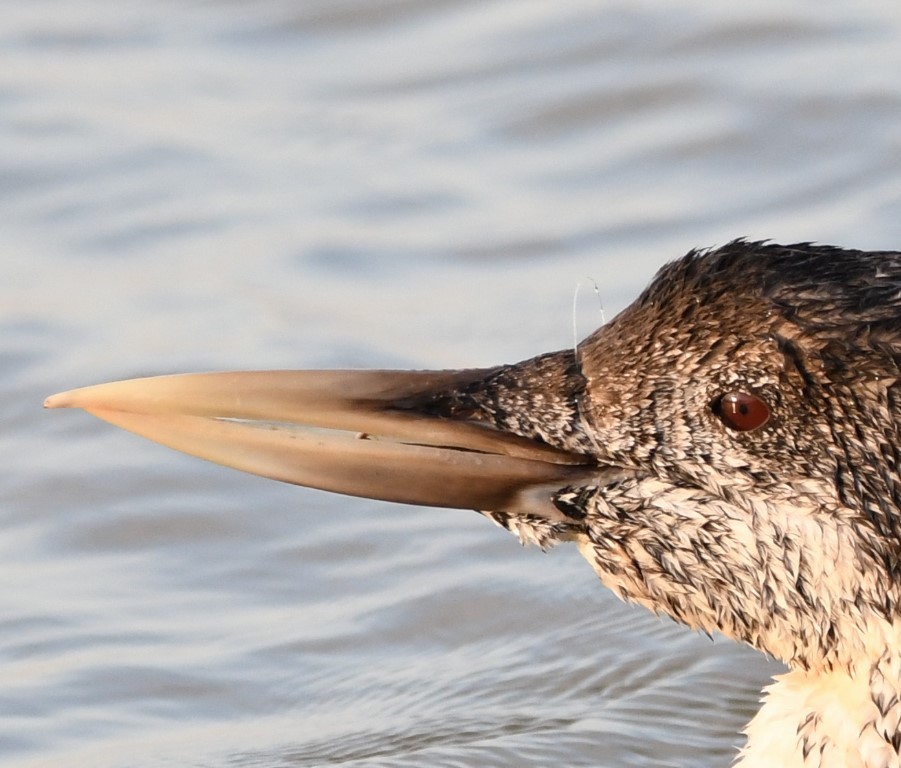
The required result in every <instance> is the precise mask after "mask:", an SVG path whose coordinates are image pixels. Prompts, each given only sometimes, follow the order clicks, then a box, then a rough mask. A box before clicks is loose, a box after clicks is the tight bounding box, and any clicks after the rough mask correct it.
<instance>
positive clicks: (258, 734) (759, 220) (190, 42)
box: [0, 0, 901, 768]
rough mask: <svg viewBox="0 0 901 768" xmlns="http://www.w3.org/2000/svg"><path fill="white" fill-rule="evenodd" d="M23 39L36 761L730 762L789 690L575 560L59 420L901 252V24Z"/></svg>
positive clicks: (14, 417)
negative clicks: (830, 248) (128, 383)
mask: <svg viewBox="0 0 901 768" xmlns="http://www.w3.org/2000/svg"><path fill="white" fill-rule="evenodd" d="M0 9H2V22H0V424H2V429H0V461H2V471H0V516H2V520H0V763H2V764H3V765H10V766H25V767H37V766H86V767H87V766H90V767H91V768H103V767H104V766H135V767H138V768H143V767H145V766H204V767H210V766H213V767H215V768H245V767H250V766H276V767H278V766H328V765H339V764H340V765H343V766H467V767H473V766H480V767H481V766H609V767H610V768H621V767H622V766H685V767H686V768H687V767H688V766H725V765H727V764H728V763H729V761H730V760H731V758H732V756H733V755H734V754H735V750H736V748H737V747H738V746H739V745H740V744H741V737H740V735H739V733H738V732H739V730H740V728H741V726H742V724H743V723H744V722H746V721H747V720H748V718H749V717H750V716H751V715H752V713H753V711H754V709H755V706H756V700H757V698H758V696H759V691H760V688H761V686H762V685H763V684H765V682H766V680H767V679H768V677H769V676H770V675H771V674H773V673H777V672H778V671H779V670H780V667H779V665H778V664H775V663H773V662H768V661H766V660H765V659H764V658H762V657H761V656H759V655H758V654H756V653H754V652H753V651H751V650H749V649H745V648H740V647H738V646H736V645H733V644H732V643H730V642H728V641H725V640H722V639H719V640H717V641H715V642H711V641H710V640H709V639H708V638H706V637H704V636H698V635H695V634H692V633H690V632H688V631H686V630H684V629H683V628H681V627H678V626H676V625H675V624H673V623H671V622H670V621H668V620H666V619H657V618H655V617H652V616H650V615H647V614H646V613H645V612H643V611H641V610H639V609H636V608H632V607H629V606H625V605H623V604H621V603H620V602H618V601H617V600H616V599H615V598H614V597H613V596H612V595H610V594H608V593H606V592H605V591H604V590H603V588H602V587H601V586H600V584H599V583H597V581H596V579H595V578H594V576H593V575H592V573H591V571H590V569H589V568H588V566H587V565H585V564H584V563H583V562H582V561H581V559H580V558H579V556H578V555H577V553H576V552H575V551H573V550H572V549H567V548H565V547H564V548H561V549H559V550H556V551H554V552H552V553H550V554H548V555H544V554H542V553H541V552H538V551H534V550H523V549H521V548H520V547H519V545H518V544H517V543H516V541H515V540H514V539H513V538H512V537H510V536H508V535H507V534H505V533H504V532H502V531H500V530H499V529H497V528H495V527H494V526H492V525H491V524H490V523H489V522H488V521H486V520H484V519H483V518H480V517H479V516H477V515H476V514H474V513H467V512H454V511H436V510H430V509H420V508H415V507H401V506H396V505H391V504H382V503H376V502H370V501H366V500H359V499H346V498H340V497H335V496H330V495H326V494H322V493H317V492H313V491H307V490H304V489H299V488H293V487H289V486H283V485H278V484H275V483H270V482H266V481H263V480H260V479H257V478H252V477H249V476H243V475H239V474H237V473H232V472H229V471H227V470H223V469H220V468H217V467H214V466H211V465H206V464H204V463H202V462H199V461H197V460H194V459H190V458H187V457H184V456H180V455H177V454H174V453H171V452H168V451H166V450H164V449H162V448H159V447H157V446H154V445H152V444H150V443H146V442H143V441H141V440H139V439H137V438H134V437H132V436H130V435H127V434H125V433H121V432H119V431H117V430H114V429H112V428H110V427H108V426H106V425H104V424H101V423H100V422H97V421H94V420H92V419H91V418H89V417H87V416H85V415H84V414H81V413H77V412H45V411H42V410H41V402H42V400H43V398H44V397H45V396H46V395H48V394H50V393H52V392H54V391H58V390H61V389H68V388H71V387H73V386H78V385H82V384H87V383H93V382H98V381H104V380H108V379H115V378H124V377H130V376H137V375H143V374H151V373H165V372H175V371H190V370H207V369H224V368H291V367H330V366H336V367H338V366H340V367H457V366H478V365H488V364H493V363H497V362H503V361H514V360H517V359H521V358H525V357H529V356H531V355H533V354H536V353H539V352H542V351H546V350H549V349H553V348H560V347H565V346H568V345H571V344H572V343H573V326H574V325H575V327H576V333H577V334H579V335H584V334H586V333H587V332H589V331H590V330H591V329H592V328H593V327H594V326H595V325H597V324H598V323H599V322H600V318H601V309H600V304H601V303H602V304H603V310H604V313H605V314H606V316H607V317H610V316H612V314H614V313H615V312H616V311H617V310H619V309H621V308H622V307H623V306H625V305H626V304H627V303H628V302H629V300H630V299H631V298H632V297H634V295H635V294H636V292H637V291H638V290H639V289H640V288H641V287H642V286H643V285H644V284H645V283H646V282H647V281H648V280H649V278H650V277H651V276H652V274H653V273H654V271H655V270H656V269H657V268H658V267H659V266H660V265H661V264H662V263H663V262H664V261H666V260H667V259H669V258H673V257H675V256H678V255H680V254H681V253H684V252H685V251H686V250H688V249H689V248H691V247H694V246H703V245H710V244H715V243H723V242H725V241H727V240H729V239H731V238H733V237H737V236H741V235H746V236H750V237H755V238H764V237H769V238H774V239H777V240H791V241H796V240H821V241H828V242H834V243H837V244H840V245H846V246H853V247H860V248H899V247H901V44H899V41H901V8H899V6H898V5H897V3H891V2H875V1H871V2H863V3H856V4H848V3H839V2H829V1H827V2H822V3H819V4H816V5H811V4H810V3H801V2H788V3H786V2H775V0H765V1H764V2H759V3H754V4H745V3H741V4H739V3H715V2H712V1H710V2H702V1H701V0H696V1H694V2H692V1H690V0H681V1H680V0H677V2H663V1H662V0H660V1H658V2H654V1H653V0H652V1H651V2H635V3H630V2H619V3H615V2H587V1H583V2H578V1H576V0H568V1H567V2H561V3H550V2H540V1H538V0H525V1H523V0H519V1H514V0H486V1H485V2H447V0H303V2H289V1H288V0H282V1H278V0H265V1H261V2H241V1H240V0H230V1H227V2H226V1H224V0H220V1H219V2H213V1H211V0H209V1H207V2H199V1H196V2H190V1H189V2H180V3H177V2H171V1H164V0H143V1H138V0H126V1H125V2H118V3H109V2H102V1H101V0H93V1H92V0H69V1H68V2H61V1H59V0H57V1H53V0H30V2H27V3H24V2H21V3H17V2H12V0H7V2H2V3H0ZM586 278H591V279H593V280H594V281H595V282H596V283H597V287H598V291H597V293H598V295H596V294H595V289H594V287H593V285H592V283H591V281H590V280H588V279H586ZM580 284H581V290H580V291H579V301H578V303H577V308H576V311H575V313H574V311H573V295H574V292H575V291H576V286H578V285H580ZM598 297H600V302H599V300H598Z"/></svg>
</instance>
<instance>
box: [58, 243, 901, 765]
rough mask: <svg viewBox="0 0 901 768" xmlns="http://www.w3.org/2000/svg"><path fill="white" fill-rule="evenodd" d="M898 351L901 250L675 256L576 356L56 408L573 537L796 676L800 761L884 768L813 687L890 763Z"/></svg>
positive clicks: (262, 465)
mask: <svg viewBox="0 0 901 768" xmlns="http://www.w3.org/2000/svg"><path fill="white" fill-rule="evenodd" d="M899 360H901V254H899V253H893V252H862V251H853V250H845V249H840V248H834V247H825V246H819V245H811V244H797V245H790V246H780V245H775V244H770V243H762V242H747V241H743V240H738V241H734V242H732V243H730V244H728V245H726V246H724V247H722V248H719V249H715V250H708V251H692V252H691V253H689V254H688V255H686V256H685V257H683V258H682V259H680V260H678V261H675V262H673V263H671V264H669V265H668V266H666V267H664V268H663V269H662V270H661V271H660V272H659V273H658V275H657V276H656V278H655V279H654V281H653V282H652V284H651V285H650V286H649V287H648V288H647V289H646V290H645V291H644V293H643V294H642V295H641V296H640V297H639V298H638V299H637V300H636V301H635V302H634V303H633V304H632V305H631V306H629V307H628V308H627V309H626V310H624V311H623V312H622V313H621V314H620V315H618V316H617V317H616V318H615V319H614V320H612V321H611V322H610V323H608V324H606V325H604V326H602V327H601V328H600V329H598V330H597V331H596V332H595V333H594V334H592V335H591V336H590V337H588V338H587V339H585V340H584V341H583V342H582V343H581V344H579V345H578V347H577V348H576V349H575V350H565V351H560V352H554V353H549V354H546V355H541V356H539V357H536V358H533V359H531V360H527V361H524V362H521V363H517V364H514V365H506V366H498V367H496V368H491V369H478V370H464V371H441V372H421V371H420V372H398V371H380V372H356V371H339V372H335V371H312V372H310V371H308V372H286V371H270V372H250V373H224V374H194V375H188V376H175V377H171V376H168V377H158V378H153V379H140V380H132V381H126V382H116V383H113V384H106V385H99V386H95V387H87V388H83V389H80V390H73V391H71V392H67V393H63V394H61V395H56V396H54V397H52V398H50V399H49V400H48V401H47V405H48V406H50V407H60V406H75V407H82V408H85V409H86V410H89V411H90V412H92V413H94V414H95V415H97V416H99V417H101V418H104V419H106V420H108V421H110V422H112V423H114V424H117V425H119V426H122V427H124V428H126V429H129V430H132V431H135V432H138V433H140V434H143V435H145V436H148V437H150V438H151V439H154V440H157V441H159V442H163V443H165V444H168V445H171V446H173V447H176V448H179V449H181V450H185V451H187V452H189V453H194V454H197V455H200V456H203V457H205V458H208V459H211V460H213V461H218V462H220V463H224V464H227V465H230V466H234V467H237V468H240V469H244V470H247V471H251V472H255V473H258V474H262V475H266V476H269V477H273V478H276V479H279V480H284V481H288V482H294V483H298V484H303V485H310V486H314V487H320V488H324V489H327V490H333V491H339V492H344V493H350V494H355V495H362V496H374V497H379V498H386V499H390V500H395V501H400V502H412V503H421V504H432V505H436V506H450V507H472V508H476V509H479V510H483V511H484V512H485V514H487V515H488V516H490V517H491V518H493V519H494V520H495V521H496V522H498V523H499V524H501V525H502V526H504V527H505V528H508V529H509V530H511V531H513V532H514V533H516V534H518V535H519V536H520V538H522V539H523V540H524V541H532V542H536V543H538V544H540V545H542V546H549V545H551V544H553V543H555V542H557V541H574V542H575V543H576V544H577V545H578V547H579V549H580V551H581V552H582V554H583V555H584V556H585V557H586V558H587V559H588V560H589V562H590V563H591V564H592V566H593V567H594V570H595V571H596V572H597V574H598V575H599V577H600V578H601V580H602V581H603V583H604V584H606V585H607V586H609V587H610V588H612V589H613V590H614V591H615V592H616V593H617V594H619V595H620V596H621V597H623V598H625V599H628V600H631V601H634V602H637V603H639V604H642V605H644V606H646V607H648V608H650V609H651V610H653V611H656V612H660V613H665V614H668V615H670V616H671V617H673V618H674V619H676V620H677V621H680V622H683V623H685V624H687V625H689V626H691V627H695V628H699V629H702V630H705V631H707V632H713V631H718V632H721V633H722V634H725V635H727V636H729V637H732V638H735V639H738V640H741V641H744V642H746V643H748V644H750V645H752V646H753V647H755V648H758V649H760V650H762V651H765V652H768V653H769V654H771V655H773V656H775V657H777V658H779V659H782V660H784V661H785V662H786V663H787V664H788V665H789V667H790V668H791V669H793V670H795V671H796V672H797V674H798V675H799V676H800V677H798V678H797V679H795V680H794V682H793V683H792V685H794V686H795V688H797V689H798V690H802V689H803V691H802V693H799V694H798V696H797V697H795V698H791V697H787V698H786V697H782V699H781V700H782V702H783V705H784V707H789V706H791V707H795V708H797V709H798V710H799V712H798V718H797V719H796V720H794V721H791V722H790V723H789V726H788V727H787V728H786V729H784V730H785V733H784V734H783V735H782V736H780V737H779V739H775V741H778V742H779V748H780V749H783V750H787V751H792V750H794V752H793V754H795V753H796V755H795V756H796V757H797V760H798V762H797V763H796V764H797V765H820V764H822V765H827V764H830V763H828V762H827V758H828V756H829V755H830V754H833V752H834V753H835V754H836V755H839V754H840V755H844V757H841V756H839V757H837V758H836V762H835V763H834V764H835V765H858V764H859V765H870V764H871V763H869V762H859V763H855V762H853V761H848V759H847V755H848V754H851V752H848V751H847V750H851V751H852V752H853V750H855V749H858V748H857V747H856V746H854V745H852V746H850V747H847V749H846V745H844V744H842V745H841V748H840V749H839V747H835V744H834V743H833V742H834V741H835V740H836V739H838V737H837V736H835V733H837V732H838V726H835V728H832V727H831V725H830V723H831V720H830V718H832V719H836V720H839V721H841V720H843V719H848V717H846V714H847V713H845V712H844V711H843V710H841V706H837V707H832V708H830V707H831V704H830V706H826V705H821V704H819V703H816V702H818V701H819V699H817V697H816V695H815V693H811V690H813V688H811V687H810V686H813V687H814V688H815V685H814V684H813V683H811V681H812V680H814V679H815V677H814V676H818V678H816V679H820V680H822V679H823V676H828V675H830V674H833V673H834V672H835V671H836V670H839V671H840V673H841V674H842V675H843V676H844V678H847V679H848V680H851V681H854V684H855V685H857V688H855V689H854V690H855V691H856V692H857V693H856V694H855V695H857V694H859V696H858V698H859V699H860V702H859V703H860V707H861V708H863V710H866V711H865V712H864V714H862V715H860V717H861V718H863V719H865V721H866V722H865V723H863V724H861V725H860V726H859V727H858V724H856V723H852V724H851V726H848V727H850V731H849V733H853V732H856V733H857V734H858V735H857V736H856V737H854V738H856V739H857V740H858V741H859V740H860V738H862V736H861V734H863V733H864V732H865V729H866V728H867V727H869V728H870V730H872V731H875V732H876V734H877V735H876V737H875V741H873V743H872V744H869V745H868V746H867V747H866V749H867V750H869V752H868V754H869V753H870V752H871V753H873V754H877V753H878V754H880V755H883V756H884V755H885V754H889V753H890V754H893V755H894V756H895V759H896V760H897V755H898V748H899V744H901V736H899V735H898V734H899V720H901V705H899V704H898V701H899V700H901V674H896V673H895V672H896V671H897V670H896V667H897V666H898V665H899V664H901V662H899V661H898V659H899V657H901V653H899V651H901V632H899V629H898V628H899V626H901V621H899V616H898V613H899V594H898V589H899V587H898V584H899V578H898V575H899V570H901V535H899V534H901V510H899V505H901V478H899V473H898V468H899V454H898V451H899V444H901V435H899V417H901V391H899V389H898V387H897V386H896V384H897V382H898V379H899ZM309 427H312V428H313V430H312V431H308V430H307V429H306V428H309ZM360 438H365V439H360ZM893 670H894V671H893ZM893 677H894V678H897V679H895V680H894V682H891V683H889V682H886V679H888V680H892V679H893ZM844 678H843V679H844ZM799 680H803V681H807V682H806V683H804V684H803V685H802V684H801V683H800V682H799ZM808 683H809V684H810V685H808ZM858 683H859V685H858ZM805 686H807V687H805ZM858 688H859V689H860V690H859V691H858ZM877 689H878V690H877ZM792 690H795V689H794V688H793V689H792ZM789 699H790V700H791V704H790V705H789V704H786V703H785V702H787V701H788V700H789ZM795 699H797V701H796V700H795ZM825 699H826V700H827V702H829V701H831V700H830V699H829V696H828V695H826V696H825ZM849 700H850V699H848V696H845V697H844V699H842V701H844V702H846V703H847V701H849ZM854 701H855V702H856V701H857V699H855V700H854ZM811 702H814V703H811ZM842 706H844V705H842ZM854 706H857V704H855V705H854ZM805 708H806V709H805ZM833 710H834V711H833ZM855 717H856V715H855ZM789 719H790V718H789ZM877 721H878V722H877ZM874 722H877V724H876V725H872V723H874ZM805 723H806V725H805ZM845 725H846V726H847V723H846V724H845ZM827 726H828V727H827ZM753 728H754V725H753V724H752V730H753ZM805 729H806V730H805ZM830 729H831V731H832V733H825V730H830ZM855 729H856V730H855ZM759 730H761V728H758V731H759ZM780 733H781V732H780ZM842 738H844V737H842ZM830 739H831V740H832V741H830ZM847 739H852V737H851V736H849V737H847ZM847 739H846V740H847ZM852 740H853V739H852ZM759 741H762V739H759ZM770 741H774V739H770ZM817 750H818V752H817ZM830 750H832V751H830ZM841 750H844V751H841ZM880 750H881V751H880ZM858 752H860V750H859V749H858ZM814 753H817V754H819V756H820V758H819V759H821V762H819V763H817V762H807V761H808V759H809V757H810V755H811V754H814ZM854 754H857V752H854ZM755 755H757V753H754V752H753V751H752V750H750V749H749V752H748V754H747V755H746V761H747V762H746V765H749V766H750V765H752V764H754V765H758V764H759V765H765V764H767V760H771V759H772V754H770V753H769V752H766V753H764V751H761V752H760V753H759V755H757V756H756V758H755ZM824 756H825V757H824ZM755 759H756V762H754V760H755ZM779 759H783V758H781V757H780V758H779ZM793 759H794V758H793ZM862 759H863V758H862ZM783 762H784V764H786V765H788V764H795V763H792V762H789V761H788V759H787V758H785V759H783ZM872 764H873V765H876V764H880V765H881V764H882V763H876V762H873V763H872ZM885 764H886V765H888V764H889V763H885Z"/></svg>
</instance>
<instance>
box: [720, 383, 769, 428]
mask: <svg viewBox="0 0 901 768" xmlns="http://www.w3.org/2000/svg"><path fill="white" fill-rule="evenodd" d="M713 412H714V413H715V414H716V415H717V416H719V417H720V421H722V422H723V424H725V425H726V426H727V427H729V428H730V429H734V430H737V431H738V432H750V431H751V430H752V429H759V428H760V427H762V426H763V425H764V424H766V423H767V421H769V419H770V407H769V406H768V405H767V404H766V403H765V402H763V400H761V399H760V398H759V397H757V395H752V394H749V393H748V392H727V393H726V394H725V395H720V397H718V398H717V399H716V400H714V401H713Z"/></svg>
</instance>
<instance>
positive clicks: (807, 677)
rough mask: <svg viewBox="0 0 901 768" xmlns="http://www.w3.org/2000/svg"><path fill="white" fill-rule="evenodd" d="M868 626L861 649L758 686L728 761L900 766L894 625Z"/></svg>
mask: <svg viewBox="0 0 901 768" xmlns="http://www.w3.org/2000/svg"><path fill="white" fill-rule="evenodd" d="M870 629H871V630H872V631H868V632H866V633H865V635H866V636H867V637H869V638H871V639H872V642H871V643H870V644H869V649H868V650H869V651H870V653H869V654H868V655H866V656H863V657H858V658H857V659H855V660H854V661H853V662H852V663H851V664H850V665H848V666H836V667H833V668H831V669H826V670H823V669H820V670H802V669H795V670H792V671H790V672H788V673H786V674H784V675H778V676H777V677H776V678H775V682H774V683H773V684H772V685H770V686H768V687H767V688H766V689H764V693H765V696H764V699H763V706H762V707H761V708H760V711H759V712H758V713H757V715H755V717H754V719H753V720H752V721H751V722H750V724H749V725H748V727H747V728H746V729H745V733H746V734H747V737H748V741H747V744H746V746H745V747H744V749H743V750H742V753H741V755H740V757H739V759H738V761H737V762H736V765H735V768H765V767H766V768H771V767H772V766H781V767H782V768H901V758H899V752H901V645H899V642H898V641H899V638H901V626H899V624H898V623H897V622H894V623H891V624H889V623H888V622H885V623H884V624H883V625H882V626H878V627H871V628H870Z"/></svg>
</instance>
